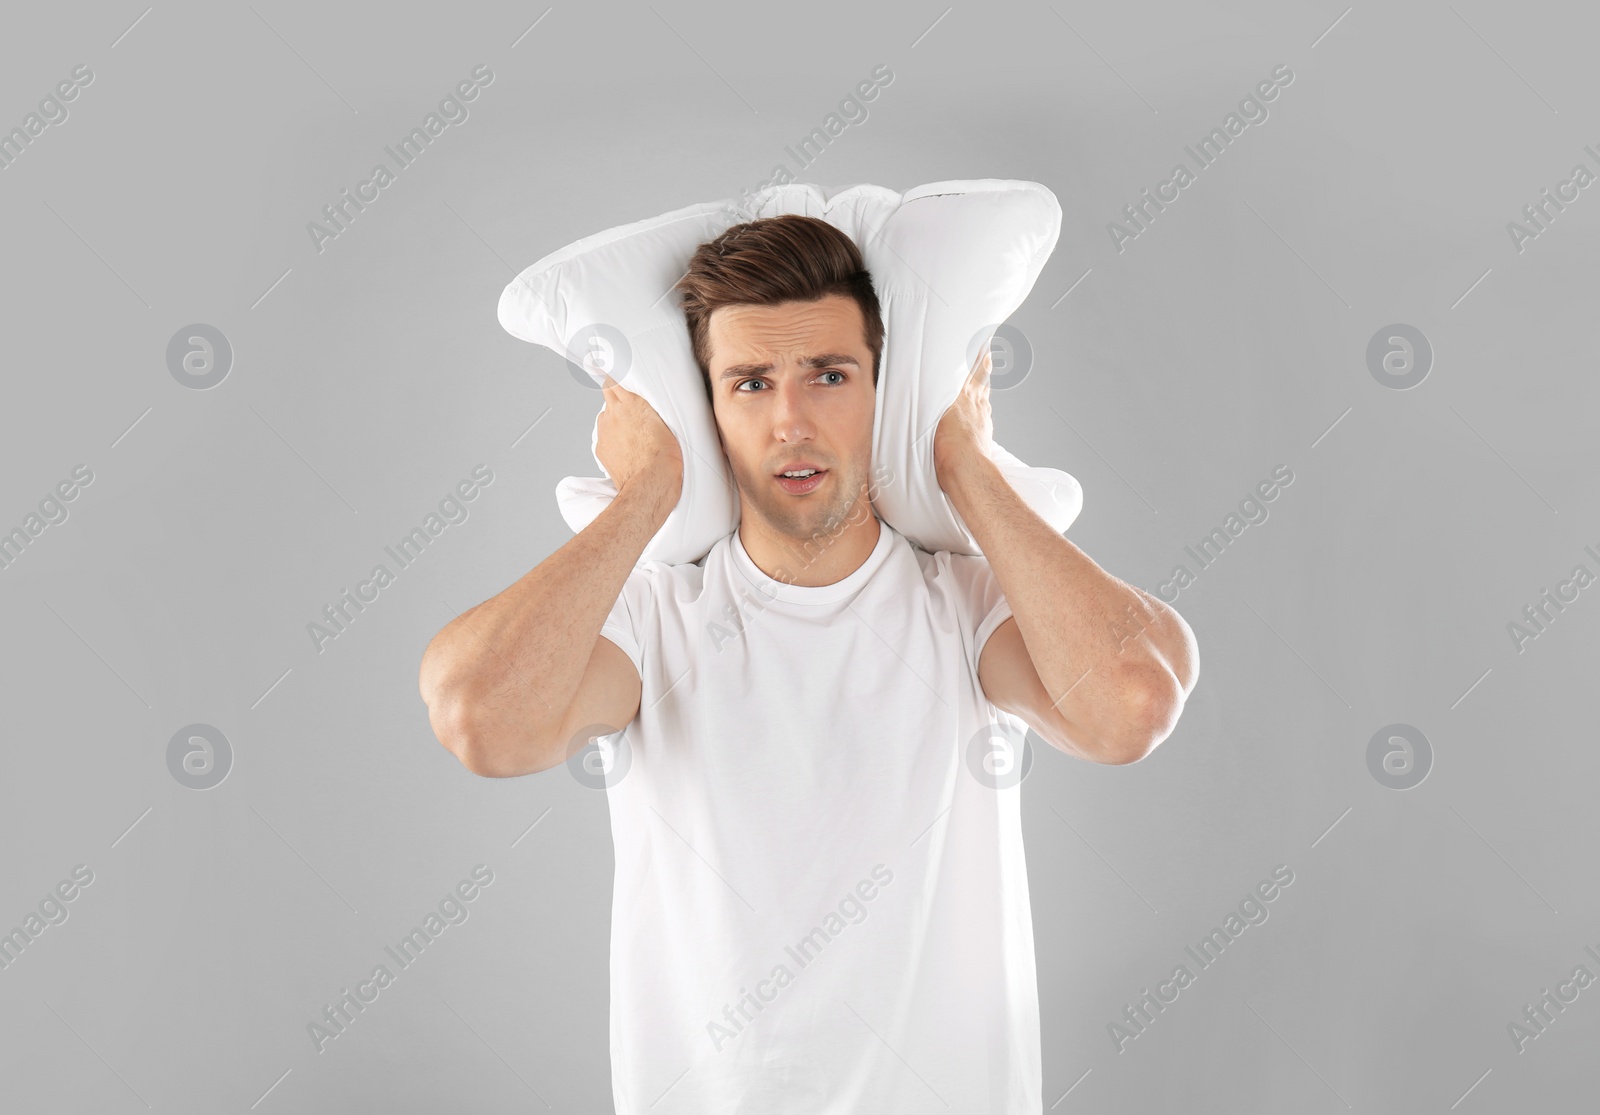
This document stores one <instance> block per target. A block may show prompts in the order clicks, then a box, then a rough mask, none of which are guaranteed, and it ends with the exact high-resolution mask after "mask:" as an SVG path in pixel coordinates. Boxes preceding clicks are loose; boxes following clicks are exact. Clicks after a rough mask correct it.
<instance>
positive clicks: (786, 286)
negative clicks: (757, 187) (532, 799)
mask: <svg viewBox="0 0 1600 1115" xmlns="http://www.w3.org/2000/svg"><path fill="white" fill-rule="evenodd" d="M674 289H676V290H677V291H678V292H679V293H680V296H681V305H682V307H683V312H684V316H685V317H686V318H687V319H688V324H689V340H690V344H691V345H692V346H693V348H694V359H695V363H697V364H699V365H700V377H701V379H702V380H703V381H704V383H705V387H706V398H707V399H708V400H709V399H710V398H711V341H710V333H711V312H712V311H713V310H715V309H717V308H718V307H720V306H732V305H754V306H775V305H777V304H778V303H780V302H816V301H818V300H820V299H822V298H824V297H826V296H828V295H830V294H838V295H843V296H844V297H847V298H854V299H855V300H856V304H857V305H858V306H860V307H861V316H862V318H863V320H864V321H865V322H866V330H865V331H866V342H867V348H868V349H869V350H870V351H871V352H872V384H873V386H874V387H876V386H877V384H878V364H879V362H880V356H881V355H882V353H883V314H882V312H881V311H880V309H879V307H878V295H877V293H876V292H875V291H874V290H873V289H872V275H871V273H870V272H868V271H867V269H866V267H865V266H864V264H863V263H862V259H861V250H860V249H859V248H857V247H856V245H855V241H853V240H851V239H850V237H849V236H847V235H845V234H844V233H843V232H841V231H840V230H839V229H837V228H835V227H834V226H833V225H831V224H829V223H828V222H827V221H824V220H822V219H820V218H818V217H803V216H801V215H800V214H798V213H785V214H783V215H781V216H777V217H764V218H762V219H760V220H756V221H747V222H745V223H744V224H738V225H734V226H732V227H731V228H728V229H726V230H724V231H723V232H722V233H721V235H719V236H717V237H716V239H714V240H711V241H708V242H707V243H704V244H701V245H700V246H699V247H698V248H696V249H695V252H694V255H693V257H691V258H690V260H689V272H688V274H686V275H685V276H684V277H683V278H681V279H679V280H678V282H677V283H676V284H675V287H674Z"/></svg>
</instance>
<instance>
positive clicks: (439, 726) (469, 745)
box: [428, 699, 503, 778]
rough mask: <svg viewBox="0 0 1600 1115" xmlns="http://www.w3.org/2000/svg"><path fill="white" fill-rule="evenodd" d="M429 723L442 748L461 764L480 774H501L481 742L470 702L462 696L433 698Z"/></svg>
mask: <svg viewBox="0 0 1600 1115" xmlns="http://www.w3.org/2000/svg"><path fill="white" fill-rule="evenodd" d="M428 724H429V725H430V726H431V727H432V728H433V734H434V737H435V738H436V739H437V740H438V741H439V743H440V744H441V745H443V747H444V749H445V750H446V751H448V752H450V754H452V755H454V756H455V757H456V759H457V760H458V761H459V762H460V763H461V765H462V766H464V767H466V768H467V769H468V770H469V771H471V772H472V773H473V774H476V775H478V776H479V777H480V778H500V777H503V775H502V773H501V772H500V771H499V770H497V769H496V767H495V765H494V762H493V758H492V752H491V751H490V750H489V749H488V748H486V747H484V746H483V739H482V736H481V735H480V734H479V732H478V730H477V726H476V725H475V723H474V721H473V717H472V713H471V708H470V706H469V704H468V703H467V702H466V701H464V700H461V699H446V700H435V701H432V702H430V703H429V704H428Z"/></svg>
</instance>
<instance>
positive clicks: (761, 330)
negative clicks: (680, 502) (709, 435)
mask: <svg viewBox="0 0 1600 1115" xmlns="http://www.w3.org/2000/svg"><path fill="white" fill-rule="evenodd" d="M865 325H866V323H865V321H864V319H863V318H862V314H861V307H860V306H859V305H857V304H856V301H855V299H853V298H846V297H844V296H842V295H829V296H827V297H825V298H822V299H820V300H818V301H816V302H783V303H780V304H779V305H776V306H722V307H719V308H718V309H716V310H714V311H713V312H712V314H711V320H710V322H709V323H708V332H709V338H710V342H711V369H710V371H711V398H712V410H713V412H714V414H715V416H716V422H717V431H718V435H719V437H720V439H721V441H722V449H723V452H724V453H726V454H727V457H728V465H729V468H730V469H731V470H732V472H733V478H734V482H735V483H736V484H738V486H739V500H740V507H741V514H742V515H751V516H755V517H759V518H760V519H761V520H762V521H763V522H764V523H765V524H766V525H767V526H768V527H769V528H770V529H771V530H773V531H774V532H776V533H778V534H781V535H784V536H786V537H788V538H791V539H794V540H796V541H802V542H803V541H805V540H808V539H812V538H815V537H817V536H818V535H827V534H830V533H832V532H833V531H835V530H837V529H840V528H841V527H842V526H843V524H844V522H845V520H846V519H847V518H849V517H850V516H851V513H852V510H853V508H854V506H855V504H856V501H857V500H861V501H864V502H867V501H868V496H867V492H868V476H869V474H870V472H871V469H872V412H873V406H874V403H875V393H874V388H873V383H872V352H871V350H869V349H868V348H867V343H866V333H865ZM806 466H809V467H812V468H816V469H820V470H825V471H824V472H823V475H822V477H821V480H820V481H818V482H816V483H815V484H814V486H812V487H811V489H810V490H809V491H799V490H794V487H795V486H793V485H790V486H785V484H784V482H783V481H782V480H780V479H779V474H780V473H783V472H786V471H790V470H793V469H798V468H801V467H806Z"/></svg>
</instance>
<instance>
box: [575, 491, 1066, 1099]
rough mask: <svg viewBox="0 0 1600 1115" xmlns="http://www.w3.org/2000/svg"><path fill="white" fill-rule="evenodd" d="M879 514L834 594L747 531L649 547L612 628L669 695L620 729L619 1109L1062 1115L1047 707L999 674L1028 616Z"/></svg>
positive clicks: (615, 772)
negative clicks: (1000, 653) (1013, 703)
mask: <svg viewBox="0 0 1600 1115" xmlns="http://www.w3.org/2000/svg"><path fill="white" fill-rule="evenodd" d="M879 525H880V532H879V537H878V542H877V545H876V547H875V548H874V549H873V551H872V553H871V555H870V556H869V557H868V558H867V560H866V561H865V562H864V563H863V564H862V565H861V566H860V567H859V568H858V569H856V570H855V571H854V572H853V573H851V574H850V575H849V576H847V577H846V578H845V579H844V580H842V581H839V582H837V583H835V584H832V585H826V586H821V587H798V586H794V585H788V584H783V583H781V582H777V581H774V580H772V579H770V578H768V577H767V576H766V575H765V574H763V573H762V572H761V570H760V569H759V568H758V567H757V566H756V564H755V563H754V562H753V561H752V560H751V559H750V556H749V555H748V554H747V553H746V552H745V549H744V546H743V545H742V544H741V542H740V540H739V534H738V531H734V532H733V533H732V534H730V535H728V536H727V537H726V538H724V539H723V540H722V541H720V542H718V543H717V544H716V546H715V547H713V548H712V550H711V552H710V553H709V554H707V555H706V557H705V558H704V559H703V560H702V561H700V562H699V563H697V564H694V565H667V564H665V563H661V562H644V563H642V564H641V565H639V566H638V567H636V568H635V569H634V570H633V572H631V573H630V574H629V577H628V580H627V583H626V584H625V586H624V588H623V591H622V593H621V595H620V596H619V597H618V599H617V603H616V605H615V606H614V607H613V608H612V610H611V613H610V615H609V616H608V617H607V619H606V623H605V626H604V627H602V628H601V634H602V635H603V636H604V637H605V638H607V639H610V640H611V641H612V642H613V643H615V644H616V645H617V646H618V647H620V648H621V649H622V650H623V651H624V652H625V653H626V654H627V655H628V657H629V658H630V659H632V660H633V663H634V665H635V666H636V667H637V668H638V670H639V677H640V680H641V683H642V687H643V691H642V694H641V696H640V700H639V714H638V716H637V718H636V719H635V720H634V721H633V723H632V724H630V725H629V726H628V727H627V728H626V729H625V730H623V731H622V732H619V733H617V734H614V735H612V736H610V737H606V738H605V739H604V740H602V741H601V746H600V750H601V755H602V757H603V758H604V759H605V761H606V765H607V767H608V770H609V773H607V774H606V775H605V785H606V793H607V800H608V803H609V805H610V813H611V831H612V838H613V841H614V843H615V847H616V880H615V887H614V891H613V901H612V912H611V1066H612V1089H613V1098H614V1100H615V1103H616V1109H617V1113H618V1115H676V1113H692V1115H733V1113H735V1112H740V1113H745V1112H748V1113H751V1115H756V1113H759V1115H788V1113H790V1112H794V1113H800V1112H804V1113H805V1115H844V1113H871V1115H910V1113H912V1112H938V1113H940V1115H951V1113H967V1112H985V1113H993V1115H1023V1113H1027V1115H1037V1113H1039V1112H1041V1111H1042V1109H1043V1108H1042V1103H1041V1088H1042V1080H1041V1068H1040V1061H1041V1055H1040V1043H1039V1002H1038V980H1037V976H1036V973H1035V969H1034V951H1033V922H1032V917H1031V913H1030V907H1029V902H1028V878H1027V870H1026V865H1025V863H1024V860H1023V846H1022V826H1021V811H1020V794H1021V791H1020V784H1019V777H1020V774H1021V773H1022V768H1021V767H1020V766H1019V765H1017V764H1018V763H1019V761H1020V760H1021V758H1022V753H1023V746H1022V741H1023V738H1024V735H1025V733H1026V730H1027V726H1026V724H1025V723H1024V722H1023V721H1022V720H1020V719H1019V718H1017V717H1014V716H1011V715H1009V714H1007V713H1005V712H1003V711H1001V710H999V709H997V708H995V707H994V706H993V705H991V704H990V703H989V702H988V700H987V699H986V698H985V697H984V694H983V689H982V687H981V686H980V685H979V682H978V655H979V652H980V651H981V650H982V649H983V643H984V641H985V640H986V639H987V638H988V637H989V635H990V633H991V632H993V631H994V629H995V628H996V627H998V626H999V625H1000V624H1001V623H1002V622H1004V621H1005V620H1006V619H1007V618H1008V617H1009V616H1010V615H1011V608H1010V606H1009V605H1008V604H1007V603H1006V600H1005V597H1004V596H1003V595H1002V593H1001V591H1000V585H999V582H998V581H997V580H996V578H995V576H994V573H993V571H992V570H991V569H990V567H989V563H988V561H987V559H985V558H982V557H971V556H966V555H959V554H950V553H945V552H939V553H932V554H930V553H928V552H926V551H924V550H922V549H921V548H919V547H917V546H915V545H914V544H913V543H912V542H911V541H910V540H909V539H907V538H906V537H904V536H903V535H901V534H899V533H898V532H896V531H895V530H894V529H893V528H891V527H890V526H889V525H888V524H887V523H883V522H880V524H879ZM995 725H1002V727H1000V728H995V727H994V726H995ZM997 736H1003V737H1004V738H996V737H997ZM1008 742H1009V747H1008ZM1008 770H1009V772H1010V776H1009V777H1007V773H1008Z"/></svg>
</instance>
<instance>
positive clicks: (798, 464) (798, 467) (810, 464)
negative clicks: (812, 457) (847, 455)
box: [773, 461, 828, 476]
mask: <svg viewBox="0 0 1600 1115" xmlns="http://www.w3.org/2000/svg"><path fill="white" fill-rule="evenodd" d="M808 468H809V469H815V470H816V471H817V472H826V471H828V470H827V469H825V468H823V467H822V466H821V465H819V464H817V463H816V462H815V461H791V462H790V463H789V464H786V465H784V466H783V467H782V468H780V469H779V470H778V471H777V472H776V473H774V474H773V475H775V476H782V475H783V474H784V473H786V472H804V471H805V470H806V469H808Z"/></svg>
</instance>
